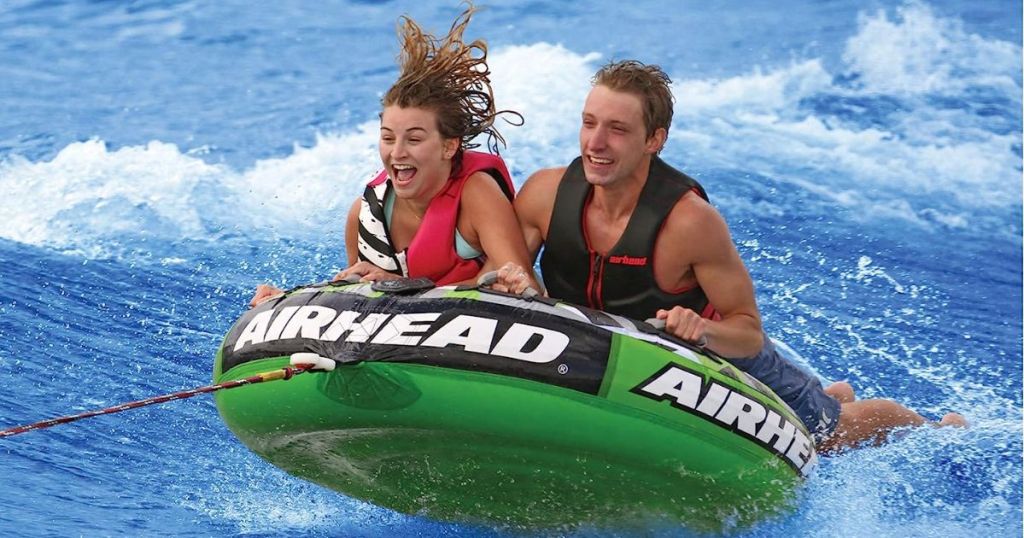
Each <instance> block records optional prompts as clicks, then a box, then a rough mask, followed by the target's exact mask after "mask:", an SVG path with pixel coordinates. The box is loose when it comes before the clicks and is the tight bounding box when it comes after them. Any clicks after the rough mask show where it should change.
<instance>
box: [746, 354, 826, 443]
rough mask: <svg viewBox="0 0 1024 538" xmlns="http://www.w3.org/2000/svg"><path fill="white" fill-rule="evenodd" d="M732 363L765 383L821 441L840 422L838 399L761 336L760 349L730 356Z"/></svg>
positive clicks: (814, 377) (817, 440)
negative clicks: (750, 354)
mask: <svg viewBox="0 0 1024 538" xmlns="http://www.w3.org/2000/svg"><path fill="white" fill-rule="evenodd" d="M729 362H730V363H732V364H733V365H734V366H736V367H737V368H739V369H740V370H743V371H744V372H747V373H748V374H750V375H752V376H754V377H756V378H757V379H758V380H759V381H761V382H762V383H764V384H765V385H768V387H769V388H771V389H772V390H773V391H775V394H777V395H778V396H779V398H782V401H784V402H786V404H787V405H789V407H790V408H791V409H792V410H793V412H794V413H795V414H796V416H797V418H799V419H800V420H801V421H803V423H804V426H806V427H807V430H808V431H809V432H810V433H811V436H812V437H814V444H815V445H817V444H820V443H821V442H822V441H824V440H825V439H827V438H828V437H829V436H830V435H832V432H834V431H835V429H836V426H837V425H838V424H839V410H840V409H841V408H842V406H841V405H840V403H839V401H838V400H836V399H835V398H833V397H831V396H829V395H828V394H825V389H824V387H822V385H821V381H820V380H819V379H818V378H817V376H814V375H812V374H810V373H809V372H807V371H806V370H804V369H803V368H801V367H800V366H798V365H797V364H796V363H795V362H793V361H792V360H790V359H788V358H786V357H785V356H783V355H782V354H781V353H779V350H778V349H777V348H776V346H775V344H774V343H773V342H772V341H771V339H770V338H768V336H767V335H765V337H764V347H763V348H761V352H760V353H758V354H757V355H755V356H753V357H751V358H749V359H730V360H729Z"/></svg>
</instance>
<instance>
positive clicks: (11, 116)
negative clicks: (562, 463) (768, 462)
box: [0, 0, 1024, 538]
mask: <svg viewBox="0 0 1024 538" xmlns="http://www.w3.org/2000/svg"><path fill="white" fill-rule="evenodd" d="M422 4H423V3H421V2H398V1H394V2H370V1H365V0H363V1H358V0H349V1H340V0H335V1H328V2H300V1H298V0H293V1H281V2H272V3H270V2H268V3H265V4H260V7H258V8H255V7H253V5H255V4H252V3H250V2H240V1H237V0H231V1H224V2H199V1H171V0H149V1H138V2H132V3H127V2H100V1H85V0H80V1H71V0H66V1H42V0H39V1H30V0H4V2H2V3H0V118H3V121H2V122H0V386H3V387H4V390H3V391H2V393H0V427H6V426H12V425H15V424H21V423H27V422H33V421H36V420H40V419H43V418H49V417H53V416H59V415H63V414H69V413H73V412H80V411H84V410H87V409H92V408H96V407H105V406H108V405H113V404H115V403H119V402H123V401H129V400H134V399H139V398H143V397H146V396H150V395H155V394H161V393H165V392H171V391H174V390H179V389H182V388H187V387H193V386H198V385H203V384H206V383H208V382H209V380H210V370H211V363H212V357H213V354H214V352H215V350H216V347H217V345H218V343H219V339H220V337H221V335H222V334H223V333H224V332H225V331H226V330H227V328H228V327H229V326H230V324H231V323H232V322H233V320H234V319H235V318H236V317H237V315H238V314H239V312H240V311H241V309H242V308H243V305H244V303H245V302H246V301H247V299H248V297H249V295H250V294H251V290H252V288H253V286H254V284H255V283H257V282H263V281H269V282H274V283H277V284H278V285H283V286H289V285H294V284H296V283H301V282H306V281H313V280H319V279H323V278H325V277H327V276H329V275H331V274H332V272H333V271H334V270H335V269H337V268H338V267H339V266H340V265H341V264H342V263H343V259H342V252H343V243H342V228H343V215H344V212H345V211H346V209H347V208H348V206H349V204H350V203H351V201H352V200H353V199H354V197H355V196H356V195H357V194H358V192H360V190H361V189H360V185H361V184H362V183H363V181H364V180H365V179H366V178H367V176H368V175H369V174H370V173H372V172H373V171H374V169H375V167H376V165H377V161H376V159H377V157H376V149H375V139H376V137H375V133H374V130H375V127H374V125H375V117H376V114H377V112H378V99H379V96H380V95H381V93H382V92H383V91H384V90H386V88H387V86H388V85H389V84H390V82H391V81H393V80H394V78H395V76H396V68H395V65H394V57H395V55H396V54H397V50H396V42H395V41H396V40H395V34H394V30H395V22H396V19H397V17H398V16H399V15H401V14H403V13H409V14H410V15H412V16H413V17H415V18H416V19H417V20H419V21H420V22H422V23H424V24H425V25H426V26H428V27H429V28H432V29H434V30H437V31H442V32H443V31H444V30H446V29H447V26H448V24H449V23H450V21H451V19H452V18H453V17H454V15H455V14H456V13H457V12H458V9H459V7H458V5H457V4H456V2H454V1H452V2H432V3H430V4H429V5H422ZM631 5H633V7H630V8H629V9H628V10H625V9H624V8H623V7H622V6H623V4H622V3H621V2H618V1H615V0H596V1H593V2H584V3H572V4H570V3H562V2H553V1H552V2H547V1H506V2H494V3H493V5H484V7H485V9H484V10H482V11H481V12H480V13H479V15H478V17H477V18H476V19H475V20H474V23H473V26H472V27H471V29H470V34H472V35H473V36H478V37H484V38H486V39H488V41H489V43H490V46H491V50H490V58H491V67H492V70H493V72H494V86H495V90H496V92H497V99H498V105H499V106H500V107H502V108H513V109H516V110H519V111H520V112H522V113H523V114H524V116H525V117H526V120H527V123H526V125H525V126H523V127H521V128H514V127H507V128H506V129H505V130H504V134H505V136H506V138H507V139H508V141H509V146H508V148H507V149H506V150H505V152H504V154H505V156H506V157H507V159H508V161H509V164H510V166H511V168H512V172H513V174H514V176H515V178H516V181H517V182H520V183H521V182H522V180H523V179H525V177H527V175H529V174H530V173H531V172H532V171H534V170H536V169H538V168H541V167H548V166H556V165H564V164H565V163H567V162H568V161H569V159H571V158H572V157H573V156H574V155H575V154H576V152H577V143H576V131H577V128H578V127H577V122H578V119H577V118H578V115H579V110H580V108H581V104H582V100H583V97H584V96H585V93H586V91H587V88H588V78H589V76H590V75H591V74H592V73H593V71H594V70H595V69H596V68H597V67H598V66H600V65H601V64H602V63H603V62H606V61H608V60H610V59H621V58H630V57H635V58H639V59H641V60H644V61H646V62H651V63H659V64H661V65H662V66H663V67H664V68H665V69H666V71H667V72H668V73H669V74H670V75H671V76H672V77H673V79H674V81H675V86H674V89H675V94H676V97H677V101H678V102H677V110H676V116H675V120H674V123H673V128H672V131H671V133H670V142H669V144H668V146H667V148H666V150H665V152H664V156H665V158H666V159H667V160H669V161H670V162H672V163H674V164H676V165H677V166H679V167H680V168H682V169H684V170H686V171H687V172H689V173H690V174H691V175H694V176H696V177H698V178H699V179H701V181H702V182H703V183H704V185H705V186H706V187H707V188H708V191H709V192H710V194H711V196H712V200H713V202H714V203H715V204H716V205H717V207H718V208H719V209H720V210H721V212H722V213H723V214H724V215H725V217H726V219H727V220H728V222H729V223H730V227H731V230H732V233H733V236H734V239H735V240H736V242H737V244H738V245H739V248H740V253H741V255H742V256H743V258H744V261H745V262H746V263H747V266H748V267H749V269H750V272H751V273H752V275H753V277H754V280H755V282H756V284H757V298H758V302H759V305H760V307H761V309H762V312H763V316H764V319H765V324H766V326H767V328H768V329H769V331H770V332H771V333H772V334H773V335H775V336H777V337H780V338H782V339H784V340H785V341H787V342H788V343H789V344H790V345H792V346H793V347H795V348H796V349H798V350H799V351H800V352H801V354H802V355H803V356H804V357H805V358H806V359H807V361H808V363H809V366H810V367H811V368H813V369H814V370H815V371H817V372H818V373H819V374H820V375H821V376H822V377H824V378H827V379H831V380H836V379H847V380H849V381H850V382H851V383H853V385H854V386H855V387H856V388H857V389H858V392H859V393H860V394H861V395H862V396H865V397H890V398H894V399H896V400H898V401H901V402H903V403H905V404H907V405H909V406H912V407H914V408H915V409H918V410H920V411H921V412H922V413H924V414H926V415H928V416H930V417H933V418H935V417H938V416H941V414H943V413H944V412H946V411H948V410H959V411H961V412H962V413H964V414H965V415H966V417H967V418H968V419H969V420H970V421H971V423H972V427H971V428H970V429H968V430H951V429H943V430H934V429H921V430H917V431H913V432H910V433H909V434H907V435H906V436H904V437H902V438H900V439H898V440H896V441H894V442H891V443H889V444H887V445H885V446H882V447H877V448H868V449H863V450H860V451H857V452H853V453H849V454H846V455H842V456H838V457H833V458H825V459H823V461H822V463H821V466H820V468H819V469H818V471H817V473H816V475H815V476H814V477H813V478H812V479H811V480H809V481H808V482H807V484H806V486H805V487H804V488H803V490H802V491H801V494H800V500H799V505H798V507H797V509H796V511H795V512H794V513H792V514H790V515H787V516H784V517H781V518H778V519H774V520H769V521H765V522H763V523H762V524H760V525H758V526H756V527H754V528H750V529H735V530H733V534H737V535H741V536H780V535H816V536H821V535H832V536H854V537H856V536H865V537H872V538H877V537H883V536H899V537H911V536H1020V535H1021V532H1022V519H1021V507H1022V493H1021V491H1022V479H1021V476H1022V472H1024V471H1022V463H1021V455H1022V401H1021V387H1022V372H1021V370H1022V368H1021V365H1022V354H1021V349H1022V319H1021V304H1022V293H1021V289H1022V279H1021V268H1022V258H1021V251H1022V241H1021V237H1022V210H1021V191H1022V186H1021V101H1022V99H1021V5H1020V3H1019V2H1009V1H993V2H968V1H952V0H943V1H936V2H911V3H901V2H898V1H888V0H868V1H866V2H863V1H839V0H832V1H824V2H806V3H805V2H796V1H783V2H779V1H771V2H769V1H754V2H742V3H735V2H725V1H710V2H708V1H704V2H696V1H686V2H653V1H640V2H633V3H631ZM270 6H272V7H270ZM243 390H244V389H243ZM650 533H652V534H660V535H665V536H678V535H681V534H685V531H684V530H682V529H671V528H668V529H666V528H654V529H651V530H650ZM0 534H2V535H4V536H12V535H13V536H19V535H20V536H77V535H88V536H95V535H112V536H136V535H161V536H225V535H244V536H278V535H310V536H392V535H419V536H447V535H475V536H500V535H504V534H505V531H503V530H501V529H488V528H481V527H474V526H465V525H457V524H445V523H438V522H433V521H430V520H427V519H423V518H420V517H414V516H405V515H401V514H396V513H393V512H390V511H388V510H384V509H381V508H377V507H374V506H371V505H367V504H364V503H361V502H359V501H355V500H352V499H348V498H346V497H344V496H342V495H340V494H337V493H334V492H332V491H328V490H324V489H321V488H319V487H317V486H314V485H311V484H308V483H305V482H303V481H300V480H298V479H295V478H292V477H290V476H288V475H285V474H284V473H282V472H280V471H278V470H277V469H276V468H274V467H271V466H269V465H268V464H266V463H264V462H263V461H262V460H260V459H259V458H257V457H256V456H255V455H253V454H252V453H250V452H249V451H248V450H247V449H245V448H244V447H243V446H241V445H240V444H239V443H238V442H237V441H236V440H235V439H234V438H233V437H232V435H231V434H230V433H229V432H228V431H227V430H226V428H225V427H224V426H223V424H222V423H221V421H220V419H219V418H218V416H217V414H216V410H215V408H214V406H213V403H212V399H211V398H209V397H201V398H197V399H193V400H188V401H182V402H175V403H171V404H165V405H163V406H159V407H151V408H147V409H144V410H137V411H131V412H127V413H123V414H119V415H112V416H106V417H101V418H96V419H90V420H87V421H82V422H78V423H75V424H71V425H65V426H59V427H56V428H53V429H50V430H45V431H38V432H31V433H27V434H24V435H21V436H17V437H13V438H9V439H6V440H3V441H0ZM577 534H579V535H599V536H608V535H616V534H621V533H620V532H619V531H617V530H616V529H583V530H580V531H579V532H577Z"/></svg>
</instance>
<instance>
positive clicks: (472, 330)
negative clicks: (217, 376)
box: [234, 305, 569, 363]
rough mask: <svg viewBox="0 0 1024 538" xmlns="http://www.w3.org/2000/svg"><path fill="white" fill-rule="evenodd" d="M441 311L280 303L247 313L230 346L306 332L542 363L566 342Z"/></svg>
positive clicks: (535, 330)
mask: <svg viewBox="0 0 1024 538" xmlns="http://www.w3.org/2000/svg"><path fill="white" fill-rule="evenodd" d="M440 317H441V313H439V312H424V313H407V314H385V313H376V312H371V313H362V312H354V311H351V310H343V311H341V312H338V311H337V310H335V309H333V308H329V307H326V306H315V305H306V306H286V307H284V308H281V309H280V310H267V311H266V312H260V313H259V314H256V315H255V316H253V318H252V319H251V320H249V323H248V324H246V326H245V328H244V329H242V332H241V333H240V334H239V335H238V340H237V341H235V346H234V350H235V351H239V350H240V349H242V348H244V347H246V346H251V345H257V344H263V343H266V342H272V341H276V340H288V339H294V338H306V339H311V340H323V341H328V342H339V341H345V342H365V343H368V344H379V345H399V346H423V347H435V348H445V347H449V346H458V347H462V348H463V349H464V350H466V351H468V352H472V353H483V354H487V355H497V356H500V357H507V358H510V359H515V360H519V361H526V362H533V363H548V362H552V361H554V360H555V359H557V358H558V357H559V356H560V355H561V354H562V352H563V351H565V348H566V347H568V346H569V337H568V336H566V335H565V334H563V333H560V332H558V331H553V330H551V329H546V328H543V327H534V326H533V325H526V324H524V323H513V324H511V326H509V327H508V328H507V329H505V330H499V329H498V320H495V319H491V318H486V317H481V316H470V315H465V314H460V315H457V316H454V317H452V318H451V319H448V320H447V321H443V320H439V318H440Z"/></svg>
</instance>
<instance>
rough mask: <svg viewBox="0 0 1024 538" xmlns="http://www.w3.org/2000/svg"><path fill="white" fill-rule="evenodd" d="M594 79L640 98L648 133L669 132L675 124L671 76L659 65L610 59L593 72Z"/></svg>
mask: <svg viewBox="0 0 1024 538" xmlns="http://www.w3.org/2000/svg"><path fill="white" fill-rule="evenodd" d="M591 82H592V83H593V84H594V85H595V86H597V85H601V86H604V87H606V88H608V89H610V90H615V91H617V92H628V93H632V94H634V95H636V96H638V97H640V100H641V102H642V103H643V108H644V127H646V128H647V136H648V137H649V136H651V135H653V134H654V131H656V130H658V128H662V129H665V132H666V133H667V132H668V129H669V127H670V126H671V125H672V103H673V102H674V101H675V98H674V97H673V96H672V90H671V88H670V87H669V85H670V84H672V79H670V78H668V75H667V74H665V72H664V71H662V70H661V67H658V66H657V65H646V64H644V63H641V62H638V61H636V60H622V61H618V62H611V63H609V64H607V65H605V66H604V67H602V68H601V69H599V70H598V71H597V73H596V74H594V78H593V79H591Z"/></svg>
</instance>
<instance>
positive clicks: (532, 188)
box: [519, 166, 565, 197]
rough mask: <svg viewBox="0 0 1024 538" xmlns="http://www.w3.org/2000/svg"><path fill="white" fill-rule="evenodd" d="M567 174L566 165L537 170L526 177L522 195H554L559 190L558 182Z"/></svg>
mask: <svg viewBox="0 0 1024 538" xmlns="http://www.w3.org/2000/svg"><path fill="white" fill-rule="evenodd" d="M564 175H565V167H564V166H563V167H560V168H542V169H540V170H537V171H536V172H534V173H533V174H531V175H530V177H528V178H527V179H526V182H525V183H523V188H522V190H520V191H519V192H520V195H524V196H543V197H547V196H554V193H555V191H557V190H558V184H559V183H560V182H561V181H562V176H564Z"/></svg>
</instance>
